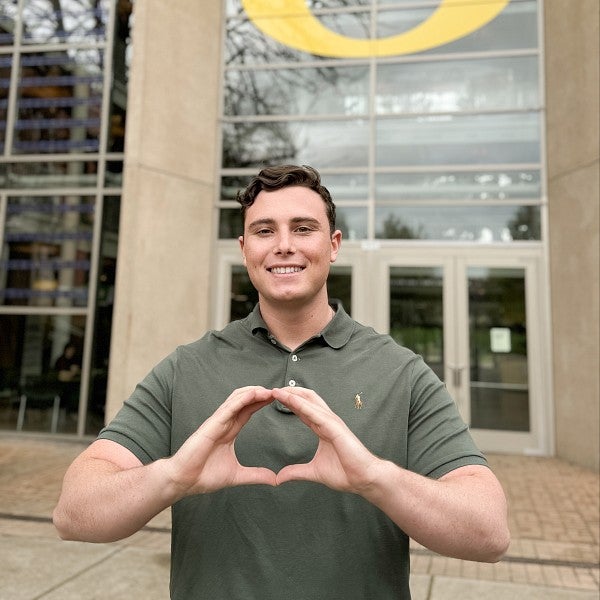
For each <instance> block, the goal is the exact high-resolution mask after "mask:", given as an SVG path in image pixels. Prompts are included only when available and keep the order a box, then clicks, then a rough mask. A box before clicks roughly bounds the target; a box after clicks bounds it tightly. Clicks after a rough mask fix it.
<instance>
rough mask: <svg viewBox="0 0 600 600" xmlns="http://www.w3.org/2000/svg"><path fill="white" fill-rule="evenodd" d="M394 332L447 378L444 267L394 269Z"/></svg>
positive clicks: (396, 337) (392, 279)
mask: <svg viewBox="0 0 600 600" xmlns="http://www.w3.org/2000/svg"><path fill="white" fill-rule="evenodd" d="M389 316H390V335H391V336H392V337H393V338H394V339H395V340H396V341H397V342H398V343H399V344H400V345H402V346H405V347H406V348H410V349H411V350H412V351H413V352H416V353H417V354H420V355H421V356H422V357H423V359H424V360H425V361H426V362H427V364H428V365H429V366H430V367H431V368H432V369H433V370H434V371H435V373H436V374H437V376H438V377H439V378H440V379H442V380H443V379H444V302H443V271H442V268H441V267H391V268H390V315H389Z"/></svg>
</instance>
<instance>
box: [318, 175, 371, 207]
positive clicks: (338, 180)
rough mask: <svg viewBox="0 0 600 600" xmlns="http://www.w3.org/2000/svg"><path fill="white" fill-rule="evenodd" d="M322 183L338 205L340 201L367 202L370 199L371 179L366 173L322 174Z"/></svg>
mask: <svg viewBox="0 0 600 600" xmlns="http://www.w3.org/2000/svg"><path fill="white" fill-rule="evenodd" d="M321 182H322V183H323V185H324V186H325V187H326V188H327V189H328V190H329V193H330V194H331V197H332V198H333V201H334V202H336V203H337V202H338V201H340V200H344V201H346V200H360V201H362V202H366V201H367V198H368V197H369V177H368V175H367V174H366V173H348V174H345V175H330V174H321Z"/></svg>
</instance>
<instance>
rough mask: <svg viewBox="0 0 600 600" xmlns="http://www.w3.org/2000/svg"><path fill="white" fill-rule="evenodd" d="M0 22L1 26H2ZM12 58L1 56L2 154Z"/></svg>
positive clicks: (0, 113) (0, 144)
mask: <svg viewBox="0 0 600 600" xmlns="http://www.w3.org/2000/svg"><path fill="white" fill-rule="evenodd" d="M1 23H2V22H1V20H0V26H1ZM11 69H12V56H2V55H0V152H4V139H5V136H6V119H7V118H8V95H9V88H10V73H11Z"/></svg>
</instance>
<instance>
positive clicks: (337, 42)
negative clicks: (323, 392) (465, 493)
mask: <svg viewBox="0 0 600 600" xmlns="http://www.w3.org/2000/svg"><path fill="white" fill-rule="evenodd" d="M574 4H576V6H575V7H574V8H573V10H571V11H570V12H568V13H567V12H564V11H563V10H562V8H559V7H558V5H557V4H556V3H551V2H544V1H543V0H483V1H481V2H472V1H468V2H461V1H458V0H456V1H455V0H445V1H442V0H327V1H325V0H319V1H317V0H289V1H288V2H274V3H273V2H267V1H265V0H224V1H223V2H221V3H198V2H194V1H193V0H177V1H176V2H173V3H171V2H169V3H164V2H160V1H159V0H148V2H144V3H138V4H136V10H135V12H132V5H131V2H130V0H0V243H1V255H0V430H7V431H14V430H15V429H16V430H20V431H23V432H36V433H42V432H43V433H47V432H53V431H54V432H56V433H57V434H68V435H76V436H80V437H81V436H87V435H93V434H94V433H95V432H96V431H97V430H98V428H99V427H101V425H102V423H103V421H104V419H105V418H106V417H110V416H111V415H112V414H114V413H115V412H116V411H117V410H118V408H119V407H120V405H122V403H123V401H124V399H125V398H126V397H127V395H128V394H129V393H131V390H132V389H133V386H135V384H136V383H137V382H138V381H139V380H140V379H141V378H142V377H143V376H144V375H145V374H146V373H147V372H148V369H150V368H151V367H152V366H153V365H154V364H156V362H158V360H160V359H161V358H162V357H163V356H164V355H165V354H166V353H168V352H169V351H171V350H172V348H173V347H174V346H175V345H177V344H180V343H186V341H191V340H192V339H195V338H197V337H200V336H201V335H202V333H203V332H204V331H205V330H206V329H207V328H220V327H223V326H224V325H225V324H226V323H227V322H228V321H229V320H231V319H234V318H240V317H243V316H244V315H245V314H247V312H248V311H249V310H250V309H251V308H252V306H253V305H254V303H255V302H256V292H255V290H253V289H252V287H251V285H250V282H249V280H248V277H247V274H246V272H245V269H244V268H243V264H242V260H241V257H240V252H239V246H238V243H237V237H238V236H239V235H240V234H241V222H240V216H239V209H238V205H237V203H236V201H235V195H236V193H237V191H238V189H239V188H240V187H242V186H243V185H245V183H246V182H247V181H248V180H249V178H250V177H251V176H252V175H254V174H255V173H256V171H257V170H258V169H259V168H260V167H262V166H264V165H268V164H275V163H284V162H289V163H306V164H310V165H313V166H315V167H316V168H318V169H319V170H320V172H321V173H322V176H323V180H324V183H325V185H327V187H328V188H329V189H330V190H331V192H332V195H333V197H334V199H335V201H336V204H337V206H338V217H339V218H338V226H339V227H340V228H341V230H342V232H343V237H344V241H343V244H342V251H341V252H340V254H339V256H338V260H337V261H336V263H335V264H334V265H333V267H332V274H331V277H330V281H329V293H330V296H332V297H334V298H336V299H337V300H339V301H341V302H342V304H343V305H344V307H345V308H346V310H347V311H348V312H349V313H351V314H352V316H353V317H355V318H356V319H357V320H359V321H361V322H363V323H365V324H366V325H371V326H373V327H375V328H376V329H377V330H379V331H381V332H382V333H389V334H390V335H391V336H393V337H394V338H395V339H396V340H397V341H398V342H399V343H401V344H404V345H407V346H409V347H411V348H412V349H414V350H416V351H417V352H419V353H420V354H422V355H423V356H424V357H425V359H426V360H427V361H428V362H429V364H430V365H431V366H432V368H433V369H434V370H435V371H436V373H438V375H439V376H440V378H442V379H443V380H444V382H445V383H446V385H447V386H448V388H449V390H450V392H451V394H452V395H453V397H454V398H455V400H456V402H457V404H458V406H459V409H460V410H461V412H462V414H463V416H464V418H465V420H466V422H467V423H468V424H469V425H470V427H471V429H472V431H473V434H474V437H475V438H476V440H477V442H478V444H479V445H480V447H481V448H482V449H483V450H485V451H500V452H505V451H507V452H522V453H534V454H542V455H544V454H553V453H554V451H555V446H554V444H555V443H556V448H557V450H558V451H559V452H560V453H561V454H562V455H563V456H566V457H567V456H568V457H571V458H573V459H576V460H579V457H582V456H589V455H590V451H589V448H587V447H586V443H587V442H586V441H585V440H587V439H588V438H589V437H590V436H587V437H586V436H585V435H577V434H574V433H573V432H574V431H576V430H577V429H578V428H579V429H581V428H582V427H583V428H587V429H589V430H590V432H591V433H590V435H592V434H593V433H594V431H595V432H596V435H597V429H596V430H594V429H593V427H592V425H591V423H592V422H595V421H597V419H586V418H585V416H583V415H586V414H587V413H588V410H589V409H593V410H597V398H596V399H594V398H593V396H594V393H595V392H594V390H597V379H596V380H594V379H593V377H592V376H591V375H590V373H595V372H597V364H596V363H597V345H596V346H594V344H595V343H596V342H595V341H593V342H592V341H591V340H592V338H593V337H594V336H593V331H592V330H593V327H594V325H593V323H592V326H591V327H590V326H589V325H588V323H586V324H585V325H583V324H582V323H580V321H581V320H582V319H583V315H591V314H593V315H594V317H593V318H594V319H595V321H594V322H595V323H596V325H595V327H596V330H597V319H596V314H597V310H596V311H594V306H595V305H594V288H593V286H594V284H595V283H597V264H596V263H597V260H596V259H595V258H594V257H596V256H597V250H594V246H593V244H594V243H596V246H597V224H594V223H595V221H593V219H590V215H592V217H593V216H594V215H595V214H597V199H595V198H591V195H590V190H592V189H594V179H593V177H592V176H590V175H589V174H588V169H590V168H591V167H590V165H597V134H596V137H594V133H593V132H594V131H597V114H598V111H597V106H596V107H595V108H594V106H593V104H594V101H596V103H597V94H596V96H594V89H595V88H594V83H593V82H591V83H590V82H589V81H588V79H589V75H590V73H592V71H593V68H592V66H593V67H594V68H596V67H597V57H591V58H590V56H589V52H588V51H587V50H586V51H584V50H583V47H584V46H583V45H582V44H583V42H582V43H581V44H580V43H579V41H580V40H579V36H580V34H581V30H582V29H583V31H584V33H585V35H586V36H588V37H586V38H585V39H586V40H587V39H588V38H589V36H590V35H591V29H590V28H591V27H592V25H591V24H588V23H587V22H586V23H584V22H583V16H582V15H584V14H585V13H586V11H587V10H588V9H584V8H583V5H582V4H581V3H579V2H577V3H574ZM580 4H581V6H580ZM586 6H587V5H586ZM578 11H579V12H578ZM134 16H135V21H136V23H137V29H136V30H135V32H134V35H133V39H134V43H135V47H136V48H137V47H139V48H142V49H143V51H140V52H137V53H133V54H132V55H131V63H130V54H131V53H130V40H131V37H132V31H133V25H134ZM440 19H441V21H440ZM436 23H437V25H436ZM440 24H441V26H440ZM136 35H137V38H136ZM544 36H547V39H546V40H545V39H544ZM576 41H577V42H578V43H575V42H576ZM138 43H139V46H138ZM586 43H587V42H586ZM586 48H587V47H586ZM594 61H595V62H594ZM130 64H131V72H132V77H131V79H130V78H129V68H130ZM565 65H566V66H565ZM596 71H597V69H596ZM596 88H597V85H596ZM165 90H168V91H169V93H165ZM128 98H129V112H127V110H126V108H127V105H128ZM126 117H127V130H128V146H127V149H126V150H125V146H124V132H125V127H126ZM594 161H595V162H594ZM124 172H125V173H126V176H125V177H123V173H124ZM122 179H123V182H122ZM122 183H123V186H122ZM121 196H122V197H123V201H122V202H121ZM594 211H596V213H594ZM594 236H595V237H594ZM174 240H176V241H177V243H173V241H174ZM594 240H595V242H594ZM572 246H575V247H577V263H576V264H575V263H574V262H573V260H572V258H571V259H568V258H567V257H572V255H573V252H572V249H571V248H572ZM117 253H118V256H119V257H120V259H119V260H120V267H119V268H118V269H117ZM568 260H570V262H568ZM594 261H595V262H594ZM115 271H116V272H117V277H116V280H115ZM173 273H176V277H173ZM115 281H116V284H115ZM563 282H568V283H563ZM575 288H577V289H581V290H583V291H582V292H581V293H578V294H577V295H576V297H572V296H573V294H571V289H575ZM586 318H587V321H589V317H586ZM111 334H112V344H111ZM596 337H597V336H596ZM594 339H595V338H594ZM582 340H583V341H584V343H583V344H582ZM586 344H587V345H589V347H590V348H592V350H591V351H589V352H588V351H586V352H585V353H584V355H583V356H579V355H578V356H577V357H576V358H575V355H573V356H571V353H570V354H569V355H566V354H565V350H564V349H565V348H567V347H571V346H574V347H578V348H579V347H583V346H586ZM67 346H69V348H67V353H66V354H67V356H63V353H64V350H65V348H66V347H67ZM586 347H587V346H586ZM109 351H110V373H109V375H110V377H109V378H108V379H109V381H108V387H107V371H108V365H109V360H108V359H109ZM72 354H73V355H74V356H72ZM594 360H595V361H596V363H594ZM65 365H68V367H69V368H68V369H64V368H59V367H63V366H65ZM61 371H63V373H62V374H60V372H61ZM65 371H67V372H66V373H65ZM574 374H576V375H575V379H576V384H575V386H573V377H574ZM69 377H70V379H69ZM594 386H596V387H594ZM596 395H597V394H596ZM594 402H596V404H594ZM573 407H577V408H576V410H573ZM594 407H596V408H594ZM574 415H577V416H578V418H579V421H578V424H577V427H575V426H572V425H571V424H570V420H569V419H571V418H575V417H574ZM579 415H582V416H581V417H579ZM586 460H588V459H586ZM594 460H597V458H596V459H594Z"/></svg>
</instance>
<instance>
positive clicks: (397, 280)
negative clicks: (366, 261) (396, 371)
mask: <svg viewBox="0 0 600 600" xmlns="http://www.w3.org/2000/svg"><path fill="white" fill-rule="evenodd" d="M430 254H431V255H430V256H427V257H425V258H423V257H421V258H417V257H413V260H411V259H410V258H409V257H407V259H406V260H404V259H403V260H402V261H399V260H398V259H397V258H395V257H391V256H390V257H389V258H386V257H383V260H381V263H380V264H381V267H380V270H379V273H380V277H382V278H384V280H385V285H383V286H380V288H382V289H387V291H388V293H387V294H386V298H384V299H382V300H381V302H380V303H379V308H380V311H381V315H382V316H381V318H380V319H379V320H378V322H377V323H376V328H378V329H379V330H380V331H388V332H389V333H390V335H391V336H392V337H393V338H394V339H395V340H396V341H397V342H398V343H400V344H402V345H404V346H406V347H408V348H410V349H411V350H413V351H415V352H417V353H418V354H420V355H422V356H423V358H424V359H425V361H426V362H427V363H428V364H429V365H430V366H431V368H432V369H433V370H434V371H435V372H436V374H437V375H438V376H439V377H440V379H442V380H443V381H444V382H445V384H446V386H447V388H448V390H449V392H450V393H451V395H452V397H453V398H454V400H455V401H456V403H457V406H458V408H459V410H460V412H461V414H462V416H463V418H464V419H465V421H466V422H467V423H468V424H469V426H470V428H471V431H472V434H473V437H474V438H475V439H476V441H477V443H478V444H479V446H480V447H481V448H482V449H483V450H484V451H493V452H511V453H514V452H518V453H532V454H545V453H548V452H549V451H550V433H549V432H550V424H549V423H548V419H549V414H551V406H549V405H548V406H544V405H543V399H544V398H546V399H547V398H550V393H549V391H548V389H547V388H548V386H547V385H545V383H544V381H545V377H544V375H543V374H544V361H545V356H546V355H545V354H544V353H543V352H542V348H543V347H544V345H543V344H542V341H541V340H542V338H543V336H542V332H543V326H542V324H543V319H544V309H543V306H542V304H543V303H542V304H540V301H539V297H540V296H541V294H539V291H538V287H539V281H538V280H539V274H538V269H537V264H538V263H537V259H535V258H531V259H528V258H523V257H517V258H514V259H513V258H510V257H509V258H506V257H498V256H496V257H495V256H493V255H490V256H489V257H488V258H485V257H484V256H479V257H476V258H474V257H473V256H469V253H467V252H465V253H461V252H456V253H455V255H454V256H441V255H440V254H439V253H438V252H432V253H430ZM374 289H377V288H374ZM383 319H386V320H387V322H386V323H383Z"/></svg>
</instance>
